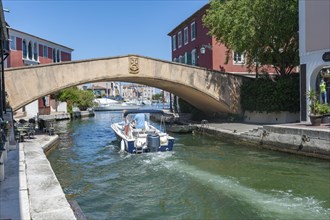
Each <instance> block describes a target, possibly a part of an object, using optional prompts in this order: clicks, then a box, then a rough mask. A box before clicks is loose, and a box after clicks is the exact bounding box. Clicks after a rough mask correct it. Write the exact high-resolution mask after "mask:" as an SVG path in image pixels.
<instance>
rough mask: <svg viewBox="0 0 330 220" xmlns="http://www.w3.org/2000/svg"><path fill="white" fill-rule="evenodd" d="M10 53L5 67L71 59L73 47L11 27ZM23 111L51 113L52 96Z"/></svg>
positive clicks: (32, 114) (26, 107)
mask: <svg viewBox="0 0 330 220" xmlns="http://www.w3.org/2000/svg"><path fill="white" fill-rule="evenodd" d="M9 39H10V55H9V57H8V58H7V60H6V62H5V68H10V67H21V66H27V65H38V64H47V63H58V62H62V61H71V54H72V51H73V49H71V48H69V47H66V46H63V45H60V44H57V43H54V42H51V41H49V40H45V39H42V38H40V37H37V36H34V35H31V34H28V33H25V32H22V31H19V30H15V29H13V28H9ZM22 111H23V112H24V113H25V114H27V115H28V116H31V117H32V116H35V115H36V114H37V113H38V114H41V115H42V114H50V112H51V107H50V96H49V95H48V96H45V97H42V98H39V100H38V101H36V102H33V103H31V104H29V105H27V106H25V107H24V108H23V109H22Z"/></svg>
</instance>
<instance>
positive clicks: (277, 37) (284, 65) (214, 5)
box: [203, 0, 299, 75]
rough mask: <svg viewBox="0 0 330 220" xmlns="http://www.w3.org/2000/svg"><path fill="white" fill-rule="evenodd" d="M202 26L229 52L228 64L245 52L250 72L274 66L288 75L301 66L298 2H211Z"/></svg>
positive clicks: (237, 0) (286, 0)
mask: <svg viewBox="0 0 330 220" xmlns="http://www.w3.org/2000/svg"><path fill="white" fill-rule="evenodd" d="M203 23H204V25H205V26H206V27H207V28H208V29H209V34H210V35H212V36H214V37H215V38H216V40H217V41H218V42H221V43H222V44H224V45H225V46H226V47H227V48H229V49H228V51H227V60H228V54H229V52H230V51H231V50H234V51H236V52H244V53H245V54H246V63H247V65H248V67H249V69H250V70H251V69H252V68H253V67H256V70H257V69H258V68H259V65H273V66H274V68H275V70H276V72H277V73H278V74H279V75H287V74H290V73H291V72H292V70H293V68H294V67H296V66H297V65H298V64H299V54H298V43H299V42H298V28H299V23H298V0H211V1H210V9H208V10H207V12H206V15H205V16H204V17H203ZM256 72H257V71H256Z"/></svg>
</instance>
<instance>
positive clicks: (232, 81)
mask: <svg viewBox="0 0 330 220" xmlns="http://www.w3.org/2000/svg"><path fill="white" fill-rule="evenodd" d="M243 80H244V77H242V76H239V75H234V74H228V73H221V72H216V71H210V70H207V69H205V68H200V67H194V66H190V65H184V64H180V63H172V62H168V61H162V60H158V59H153V58H149V57H143V56H138V55H127V56H120V57H110V58H99V59H90V60H80V61H70V62H62V63H56V64H55V63H53V64H46V65H38V66H29V67H21V68H12V69H6V70H5V83H6V91H7V94H8V101H9V103H10V105H11V107H12V108H13V110H14V111H15V110H17V109H19V108H21V107H23V106H25V105H26V104H28V103H30V102H32V101H34V100H36V99H37V98H39V97H42V96H45V95H48V94H51V93H54V92H56V91H59V90H61V89H64V88H68V87H71V86H76V85H81V84H85V83H90V82H97V81H124V82H133V83H140V84H144V85H148V86H152V87H156V88H159V89H163V90H165V91H168V92H171V93H173V94H175V95H177V96H179V97H181V98H183V99H185V100H186V101H188V102H189V103H191V104H192V105H194V106H195V107H197V108H198V109H200V110H202V111H204V112H206V113H215V112H216V113H219V112H221V113H240V112H241V108H240V85H241V84H242V82H243Z"/></svg>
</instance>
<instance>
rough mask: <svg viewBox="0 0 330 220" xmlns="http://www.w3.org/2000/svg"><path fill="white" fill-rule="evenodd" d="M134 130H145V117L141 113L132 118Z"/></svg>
mask: <svg viewBox="0 0 330 220" xmlns="http://www.w3.org/2000/svg"><path fill="white" fill-rule="evenodd" d="M133 120H134V121H135V128H139V129H145V115H144V114H143V113H138V114H136V115H135V116H134V118H133Z"/></svg>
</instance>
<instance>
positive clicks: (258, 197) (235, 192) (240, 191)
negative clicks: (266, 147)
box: [144, 154, 330, 220]
mask: <svg viewBox="0 0 330 220" xmlns="http://www.w3.org/2000/svg"><path fill="white" fill-rule="evenodd" d="M169 156H170V155H166V154H163V155H161V156H160V155H159V156H158V155H157V156H156V157H152V158H150V159H146V160H145V161H144V162H145V163H157V164H159V165H162V167H163V168H166V169H168V170H170V171H175V172H176V173H182V174H183V175H182V176H186V175H189V176H190V177H192V178H193V179H195V180H197V181H198V182H200V183H201V184H203V185H205V186H208V187H210V188H212V189H213V190H215V191H217V192H220V193H221V194H223V195H225V196H227V197H229V198H231V199H235V200H237V201H238V202H241V203H246V204H248V205H250V206H251V207H253V208H255V209H257V210H259V211H258V213H259V215H260V216H259V217H262V218H277V219H308V220H309V219H329V217H330V208H325V207H323V206H322V205H323V204H324V203H325V202H323V201H318V200H317V199H315V198H313V197H308V196H307V197H302V196H296V195H294V194H293V193H292V191H290V190H289V191H288V192H283V191H276V190H271V191H268V192H260V191H257V190H255V189H253V188H249V187H246V186H244V185H242V184H241V183H240V182H239V181H237V180H235V179H233V178H230V177H222V176H220V175H216V174H212V173H209V172H207V171H203V170H199V169H198V168H197V167H194V166H190V165H187V164H183V163H181V162H179V161H169V160H167V157H169ZM154 167H157V169H159V166H154Z"/></svg>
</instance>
